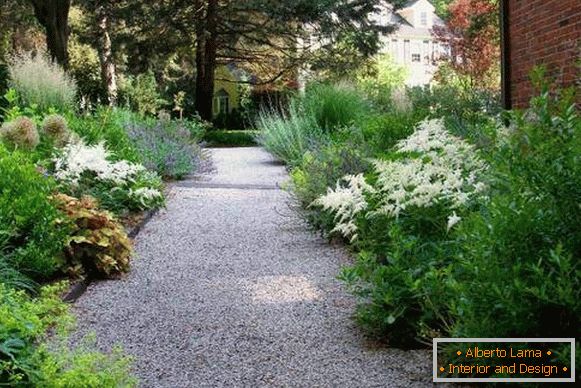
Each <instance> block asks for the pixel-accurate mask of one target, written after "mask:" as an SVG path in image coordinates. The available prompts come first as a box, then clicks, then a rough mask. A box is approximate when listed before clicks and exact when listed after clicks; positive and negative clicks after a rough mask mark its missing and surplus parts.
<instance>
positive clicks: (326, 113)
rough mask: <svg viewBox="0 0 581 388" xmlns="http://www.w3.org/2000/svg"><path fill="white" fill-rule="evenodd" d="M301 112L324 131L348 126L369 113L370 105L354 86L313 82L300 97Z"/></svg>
mask: <svg viewBox="0 0 581 388" xmlns="http://www.w3.org/2000/svg"><path fill="white" fill-rule="evenodd" d="M301 106H302V114H304V115H306V116H309V117H312V118H313V119H314V120H315V122H316V123H317V125H318V126H319V127H320V128H322V129H323V130H325V131H332V130H334V129H337V128H342V127H345V126H350V125H351V124H353V123H356V122H357V121H358V120H359V119H362V118H364V117H365V116H366V115H367V114H369V113H370V105H369V103H368V102H367V101H366V100H365V97H364V96H363V94H361V93H360V92H358V91H357V89H355V87H354V86H352V85H349V84H346V83H339V84H322V83H315V84H312V85H309V86H308V88H307V90H306V92H305V95H304V96H303V97H302V98H301Z"/></svg>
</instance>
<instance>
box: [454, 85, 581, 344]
mask: <svg viewBox="0 0 581 388" xmlns="http://www.w3.org/2000/svg"><path fill="white" fill-rule="evenodd" d="M511 120H512V122H513V125H514V127H513V128H514V129H513V130H508V133H507V134H506V138H504V139H501V140H503V142H501V143H500V144H499V147H498V148H497V149H496V152H495V153H494V154H493V155H491V161H492V163H493V165H494V167H495V175H494V176H495V181H496V182H497V184H496V185H495V192H494V193H493V194H492V195H491V199H490V201H489V202H488V203H485V204H483V206H482V210H481V211H480V212H478V213H474V214H473V215H472V216H471V217H470V218H469V219H467V220H466V223H465V224H464V225H463V226H462V227H461V229H460V230H459V235H458V239H459V241H460V242H461V249H460V254H459V259H460V260H459V264H460V266H459V267H458V268H457V275H456V276H457V283H455V284H454V285H453V286H454V288H453V289H454V291H455V292H457V293H458V295H459V298H458V302H457V303H455V304H454V305H453V306H452V307H453V312H454V314H455V320H456V322H457V324H456V325H455V327H454V334H457V335H460V336H462V335H464V334H467V333H470V335H474V336H483V337H485V336H490V335H492V334H494V335H499V336H512V335H516V334H518V335H520V336H528V337H553V336H561V335H562V336H575V335H576V334H577V333H578V328H579V327H580V325H581V322H580V318H581V302H580V301H581V267H580V266H579V252H581V234H580V233H579V220H580V219H581V208H580V207H579V198H581V167H580V166H581V120H580V118H579V116H578V114H577V112H576V109H575V105H574V99H573V98H571V97H570V96H567V94H566V93H564V94H563V96H562V97H561V98H559V99H553V98H552V97H551V95H550V93H549V91H548V90H547V89H544V90H543V91H542V94H541V96H540V97H539V98H536V99H535V100H533V104H532V108H531V109H530V111H529V112H528V113H527V117H523V116H522V115H519V114H514V115H513V116H512V118H511ZM468 282H470V286H469V287H468Z"/></svg>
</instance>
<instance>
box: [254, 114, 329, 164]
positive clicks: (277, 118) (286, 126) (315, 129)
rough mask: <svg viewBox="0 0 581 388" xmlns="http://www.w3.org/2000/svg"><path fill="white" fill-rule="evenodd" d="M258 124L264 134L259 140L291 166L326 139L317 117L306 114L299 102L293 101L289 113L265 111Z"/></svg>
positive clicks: (260, 135) (259, 136) (259, 117)
mask: <svg viewBox="0 0 581 388" xmlns="http://www.w3.org/2000/svg"><path fill="white" fill-rule="evenodd" d="M256 125H257V127H258V128H259V129H260V131H261V132H260V134H259V135H258V138H257V141H258V142H259V143H260V144H261V145H262V146H264V148H266V149H267V150H268V151H270V152H271V153H272V154H273V155H275V156H276V157H277V158H279V159H280V160H282V161H283V162H285V163H287V164H289V165H291V166H292V165H296V164H298V163H300V161H301V159H302V157H303V155H304V154H305V153H306V152H307V151H308V150H309V149H311V148H313V147H314V146H316V145H317V144H319V143H321V142H322V141H323V139H324V137H325V136H324V134H323V131H322V130H321V129H320V127H319V126H318V124H317V121H316V120H315V118H314V117H313V116H311V115H305V114H303V112H301V110H300V108H299V106H298V104H297V103H296V102H291V104H290V107H289V110H288V112H282V113H278V112H274V111H271V112H266V111H262V112H261V113H260V114H259V116H258V119H257V123H256Z"/></svg>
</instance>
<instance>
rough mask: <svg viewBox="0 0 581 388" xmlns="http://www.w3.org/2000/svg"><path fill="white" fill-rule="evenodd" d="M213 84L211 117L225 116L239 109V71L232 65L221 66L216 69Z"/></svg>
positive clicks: (240, 77) (240, 75)
mask: <svg viewBox="0 0 581 388" xmlns="http://www.w3.org/2000/svg"><path fill="white" fill-rule="evenodd" d="M215 74H216V76H215V82H214V101H213V112H212V113H213V115H214V117H217V116H219V115H227V114H230V113H232V111H233V110H235V109H238V108H239V107H240V88H239V85H238V82H239V81H241V79H242V74H241V70H240V69H238V68H237V67H236V65H234V64H228V65H221V66H219V67H218V68H217V69H216V73H215Z"/></svg>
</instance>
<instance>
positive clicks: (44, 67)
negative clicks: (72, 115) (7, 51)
mask: <svg viewBox="0 0 581 388" xmlns="http://www.w3.org/2000/svg"><path fill="white" fill-rule="evenodd" d="M9 73H10V83H9V85H10V87H11V88H13V89H15V90H16V92H17V94H18V97H19V99H20V104H21V105H24V106H36V107H37V108H38V109H39V110H40V111H42V112H48V111H49V110H50V109H56V110H58V111H59V112H67V111H70V110H72V109H73V108H74V106H75V97H76V93H77V87H76V84H75V82H74V81H73V80H72V79H71V78H70V77H69V76H68V75H67V74H66V73H65V72H64V70H63V69H62V68H61V67H60V66H59V65H57V64H56V63H53V62H52V61H51V60H50V59H49V58H48V57H47V56H45V55H36V56H33V55H30V54H25V55H20V56H16V57H13V58H12V60H11V62H10V64H9Z"/></svg>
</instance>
